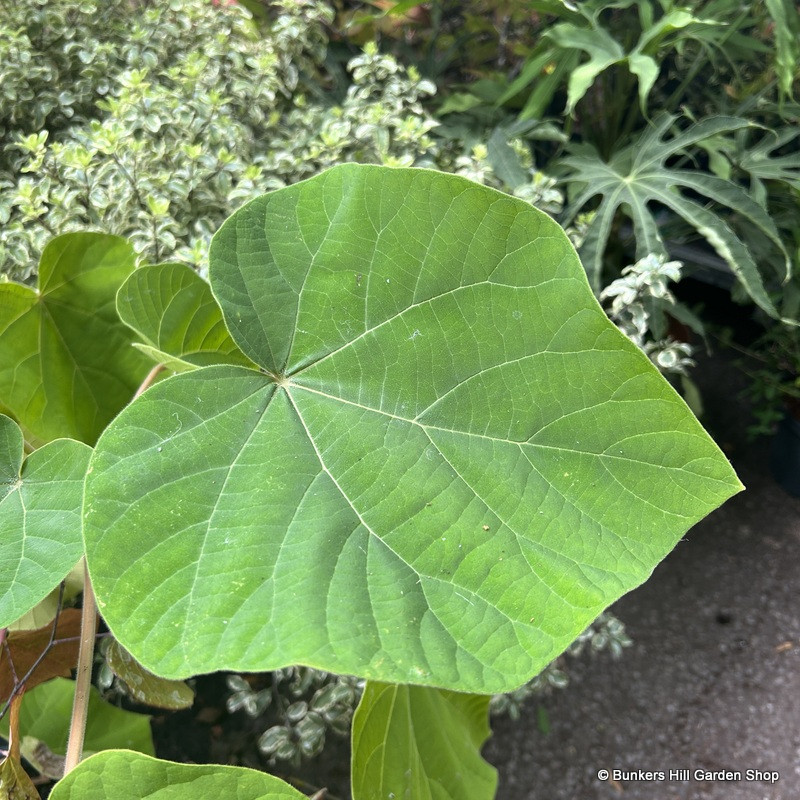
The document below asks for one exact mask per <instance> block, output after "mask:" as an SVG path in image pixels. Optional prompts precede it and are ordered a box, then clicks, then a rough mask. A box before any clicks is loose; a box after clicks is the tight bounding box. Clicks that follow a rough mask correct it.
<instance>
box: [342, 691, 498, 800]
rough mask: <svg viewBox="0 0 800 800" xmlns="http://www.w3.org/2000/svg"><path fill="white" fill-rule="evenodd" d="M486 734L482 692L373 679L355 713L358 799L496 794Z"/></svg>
mask: <svg viewBox="0 0 800 800" xmlns="http://www.w3.org/2000/svg"><path fill="white" fill-rule="evenodd" d="M488 738H489V697H487V696H485V695H472V694H459V693H456V692H448V691H444V690H442V689H432V688H430V687H424V686H398V685H396V684H391V685H390V684H384V683H372V682H370V683H368V684H367V686H366V688H365V689H364V694H363V696H362V698H361V702H360V703H359V705H358V708H357V709H356V713H355V716H354V717H353V746H352V769H351V781H352V788H353V800H384V798H387V797H397V798H401V797H413V798H415V800H492V798H493V797H494V796H495V791H496V789H497V771H496V770H495V769H494V768H493V767H491V766H490V765H489V764H487V763H486V762H485V761H484V760H483V759H482V758H481V756H480V748H481V745H482V744H483V743H484V742H485V741H486V739H488Z"/></svg>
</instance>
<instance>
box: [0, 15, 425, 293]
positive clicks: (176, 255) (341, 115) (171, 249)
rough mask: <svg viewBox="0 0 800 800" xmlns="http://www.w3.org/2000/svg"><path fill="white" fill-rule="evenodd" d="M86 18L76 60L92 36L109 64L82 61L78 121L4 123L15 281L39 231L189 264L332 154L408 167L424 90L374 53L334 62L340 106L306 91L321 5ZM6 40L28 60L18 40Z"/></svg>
mask: <svg viewBox="0 0 800 800" xmlns="http://www.w3.org/2000/svg"><path fill="white" fill-rule="evenodd" d="M26 5H28V4H27V3H22V4H19V10H17V11H15V14H20V15H24V13H25V12H24V9H25V7H26ZM51 5H52V6H53V8H52V9H50V10H49V11H42V12H41V13H42V14H50V15H52V16H54V17H57V16H58V14H61V15H66V16H70V15H69V13H68V10H69V9H71V7H72V6H73V5H74V2H70V1H69V0H58V2H56V3H53V4H51ZM84 5H86V4H84ZM90 5H91V4H90ZM95 18H96V19H97V20H98V22H100V23H101V24H100V25H98V26H97V28H92V29H87V30H83V29H81V32H80V37H81V43H80V51H79V52H80V53H86V55H83V56H79V58H78V60H80V59H81V58H83V59H93V58H94V57H95V54H96V53H98V52H99V51H103V52H104V51H105V48H106V45H107V44H108V47H110V48H111V50H113V52H114V58H113V60H112V63H110V64H109V63H108V62H107V60H106V61H103V62H102V63H103V65H104V66H103V67H102V70H101V68H100V66H99V65H98V75H99V77H98V81H99V83H98V84H97V85H95V84H91V85H83V84H80V87H81V91H82V96H81V101H80V103H79V105H80V106H81V107H82V108H85V109H87V110H86V111H85V114H83V113H82V114H80V115H78V114H76V115H75V116H74V118H70V122H69V124H68V125H60V126H56V124H55V122H54V123H53V128H46V129H44V130H40V129H39V127H38V126H37V127H35V128H34V131H33V132H31V131H30V129H27V130H25V129H22V130H19V129H18V128H16V129H9V130H8V131H6V135H5V140H6V143H7V147H8V150H7V158H8V169H7V170H6V171H5V173H4V172H3V171H2V160H0V222H1V223H3V227H2V230H0V271H5V272H7V273H9V274H10V275H11V276H12V277H14V278H15V279H20V280H27V279H28V278H29V277H30V276H31V275H32V274H33V272H34V269H35V262H34V258H35V255H36V254H37V253H39V252H40V251H41V249H42V248H43V246H44V243H45V241H47V240H48V239H49V238H50V237H51V236H52V235H53V232H54V231H58V232H66V231H71V230H81V229H85V228H87V227H88V228H93V229H99V230H103V231H106V232H109V233H114V234H119V235H123V236H126V237H129V238H130V239H131V241H132V242H133V245H134V247H135V249H136V251H137V253H139V254H141V255H143V256H144V257H146V258H147V259H149V260H152V261H162V260H166V259H178V260H182V261H185V262H188V263H191V264H194V265H196V266H197V265H203V264H204V262H205V258H206V250H207V246H208V242H209V240H210V238H211V234H212V232H213V231H214V230H216V229H217V228H218V227H219V225H220V224H221V223H222V221H223V220H224V219H225V218H226V217H227V216H228V215H229V214H230V213H231V211H233V210H234V209H235V208H236V207H237V206H238V205H239V204H240V203H241V202H242V201H243V200H246V199H250V198H252V197H255V196H256V195H258V194H260V193H261V192H263V191H265V190H266V189H270V188H275V187H278V186H281V185H283V184H285V183H291V182H294V181H297V180H299V179H300V178H304V177H308V176H310V175H312V174H314V173H315V172H317V171H318V170H320V169H322V168H324V167H327V166H331V165H333V164H336V163H339V162H340V161H344V160H358V161H375V162H378V163H388V164H405V165H411V164H413V163H416V161H417V160H418V159H419V158H420V157H422V156H423V155H424V154H425V153H426V151H427V150H429V149H430V148H431V147H432V141H431V140H430V138H429V137H428V135H427V132H428V131H429V130H430V128H431V127H432V126H433V124H434V123H433V122H432V120H430V119H429V118H428V117H427V116H426V115H425V113H424V112H423V110H422V107H421V105H420V100H421V98H422V97H424V96H426V95H427V94H430V93H431V92H432V91H433V88H434V87H433V85H432V84H430V83H429V82H427V81H424V80H422V79H421V78H420V77H419V75H418V74H416V73H415V72H414V70H409V71H406V70H405V69H404V68H402V67H401V66H400V65H399V64H398V63H397V62H396V61H395V60H394V59H392V58H390V57H385V56H382V55H380V54H379V53H378V52H377V51H376V50H375V48H374V47H368V48H367V49H366V51H365V52H364V53H363V54H362V55H360V56H357V57H355V58H354V59H352V61H351V63H350V64H349V70H350V71H351V73H352V76H353V83H352V85H351V86H350V87H349V89H348V91H347V93H346V96H345V97H344V98H342V100H341V104H339V105H337V104H335V103H334V102H332V100H331V99H328V98H326V97H325V96H323V95H321V94H320V93H319V86H320V85H323V86H324V85H326V84H331V83H332V80H333V79H332V78H331V77H328V76H326V75H325V73H324V67H323V59H324V55H325V47H324V45H325V38H324V34H323V27H322V26H323V23H324V22H325V21H327V20H329V19H330V18H331V12H330V10H329V8H328V7H327V6H326V5H325V4H324V3H322V2H313V3H306V2H301V1H300V0H285V2H283V3H281V4H279V13H278V14H277V16H276V18H275V20H274V21H273V23H272V24H271V26H270V27H269V28H268V29H267V30H266V31H265V32H263V33H260V32H258V31H257V30H256V29H255V28H254V27H253V25H252V23H251V22H250V21H249V20H248V18H247V15H246V12H244V11H243V10H242V9H241V8H239V7H238V6H236V5H233V6H227V7H225V8H224V10H223V9H217V8H214V7H213V6H212V5H211V3H209V2H206V1H205V0H183V1H182V2H176V1H175V0H173V2H170V3H166V4H158V5H155V6H151V7H148V8H147V9H145V10H142V11H140V12H137V13H130V12H129V10H128V6H127V3H125V2H122V0H115V2H112V3H109V4H108V8H106V9H105V10H104V12H103V13H102V14H95ZM81 19H82V20H83V21H84V23H85V24H86V25H89V19H88V17H87V18H84V17H81ZM0 24H2V25H8V26H9V27H10V29H11V30H13V26H12V20H4V21H3V23H0ZM20 24H22V22H20ZM54 24H55V23H54ZM75 36H78V34H75ZM0 38H1V37H0ZM49 41H50V40H49V39H48V42H49ZM109 43H110V44H109ZM14 46H15V47H18V48H24V47H27V48H28V51H29V52H27V54H26V59H27V60H28V61H29V62H32V61H35V60H36V59H37V58H38V57H39V54H38V51H36V49H35V47H34V45H33V44H31V43H29V42H28V40H27V39H25V38H24V37H22V38H21V39H20V41H16V42H14ZM42 46H43V47H44V46H47V43H43V44H42ZM54 46H55V45H54ZM76 46H77V45H76ZM97 57H98V58H99V56H97ZM10 68H11V67H10V66H9V69H10ZM2 69H3V67H2V66H0V84H2ZM59 74H60V73H59ZM69 74H71V73H69ZM92 74H93V73H92ZM53 77H55V76H53ZM20 80H21V78H20ZM65 80H66V78H65ZM30 91H31V93H32V94H33V95H35V94H36V92H37V91H38V89H36V88H34V87H32V88H31V89H30ZM53 114H56V111H53ZM62 116H63V115H62ZM29 119H30V117H26V116H21V117H20V120H19V121H18V123H19V124H20V125H21V124H23V122H24V121H26V120H29ZM49 119H50V117H49V116H48V117H47V118H46V120H45V122H47V121H48V120H49ZM59 119H60V117H59ZM48 124H49V123H48ZM12 134H15V136H16V143H13V142H14V139H15V136H14V135H12Z"/></svg>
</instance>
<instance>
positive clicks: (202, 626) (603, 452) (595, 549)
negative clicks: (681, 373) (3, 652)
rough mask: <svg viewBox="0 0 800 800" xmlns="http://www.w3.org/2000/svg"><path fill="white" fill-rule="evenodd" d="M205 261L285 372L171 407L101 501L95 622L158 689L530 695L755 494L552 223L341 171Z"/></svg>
mask: <svg viewBox="0 0 800 800" xmlns="http://www.w3.org/2000/svg"><path fill="white" fill-rule="evenodd" d="M210 258H211V268H210V280H211V286H212V289H213V291H214V294H215V296H216V297H217V300H218V301H219V304H220V307H221V308H222V312H223V314H224V316H225V321H226V324H227V326H228V329H229V330H230V332H231V335H232V336H233V338H234V339H235V340H236V342H237V343H238V345H239V347H240V348H241V349H242V351H243V352H245V353H246V354H247V356H248V357H249V358H251V359H252V360H253V361H255V362H256V363H257V364H259V366H260V367H261V369H262V372H261V373H258V372H255V371H253V370H247V369H243V368H238V367H233V366H215V367H204V368H202V369H199V370H195V371H193V372H188V373H185V374H182V375H177V376H174V377H171V378H168V379H166V380H164V381H162V382H161V383H159V384H156V385H155V386H153V387H152V388H150V389H149V390H148V391H146V392H145V393H144V394H143V395H142V396H141V397H139V398H138V399H137V400H135V401H134V402H133V403H132V404H131V405H130V406H128V408H126V409H125V410H124V411H123V412H122V413H121V414H120V415H119V416H118V417H117V418H116V419H115V420H114V422H113V423H112V424H111V425H110V426H109V428H108V429H107V430H106V432H105V433H104V434H103V436H102V437H101V439H100V441H99V443H98V446H97V449H96V451H95V454H94V456H93V459H92V462H91V464H90V468H89V474H88V475H87V481H86V493H85V502H84V538H85V544H86V550H87V560H88V564H89V570H90V573H91V576H92V581H93V585H94V588H95V592H96V594H97V598H98V603H99V605H100V608H101V610H102V612H103V616H104V618H105V620H106V622H107V623H108V625H109V627H110V628H111V630H112V631H113V632H114V635H115V636H116V637H117V639H119V641H120V642H121V644H122V645H123V646H124V647H125V648H126V649H127V650H129V651H130V652H131V653H132V654H133V655H134V657H135V658H136V659H137V660H138V661H140V662H141V663H142V664H143V665H144V666H145V667H146V668H147V669H149V670H150V671H152V672H154V673H156V674H160V675H163V676H165V677H170V678H182V677H186V676H188V675H190V674H193V673H199V672H206V671H213V670H217V669H222V668H230V669H237V670H241V671H263V670H268V669H273V668H277V667H279V666H286V665H290V664H297V663H302V664H307V665H311V666H315V667H319V668H322V669H325V670H328V671H331V672H338V673H349V674H355V675H360V676H364V677H367V678H370V679H376V680H382V681H385V682H390V681H392V682H398V683H420V684H427V685H434V686H440V687H443V688H452V689H460V690H464V691H472V692H477V693H490V692H495V691H503V690H507V689H511V688H513V687H516V686H519V685H520V684H521V683H523V682H524V681H525V680H527V679H528V678H530V677H531V675H533V674H534V673H536V672H537V671H538V670H540V669H542V668H543V667H544V666H545V665H546V664H547V663H548V662H549V661H551V660H552V659H553V658H554V657H555V656H556V655H557V654H558V653H559V652H561V651H562V650H563V649H564V648H565V647H566V646H567V645H568V644H569V643H570V642H571V641H572V639H574V637H575V636H577V635H578V634H579V633H580V632H581V631H582V630H583V629H584V628H585V627H586V626H587V625H588V624H589V622H591V621H592V620H593V619H594V618H595V617H596V616H597V614H598V613H599V612H600V611H601V610H602V609H603V608H605V607H606V606H607V605H608V604H609V603H610V602H612V601H613V600H615V599H616V598H617V597H619V596H620V595H621V594H623V593H624V592H626V591H628V590H629V589H631V588H633V587H634V586H636V585H638V584H639V583H641V582H642V581H643V580H645V578H646V577H647V576H648V575H649V574H650V572H651V571H652V569H653V567H654V565H655V564H656V563H657V562H658V561H659V560H660V559H661V558H662V557H663V556H664V555H665V554H666V553H667V552H668V551H669V550H670V549H671V548H672V547H673V546H674V544H675V543H676V542H677V541H678V539H680V537H681V536H682V535H683V534H684V532H685V531H686V530H687V529H688V528H689V527H690V526H691V525H692V524H693V523H694V522H695V521H696V520H697V519H699V518H700V517H702V516H703V515H704V514H706V513H708V512H709V511H710V510H711V509H712V508H714V507H715V506H716V505H718V504H719V503H721V502H722V501H724V500H725V499H726V498H727V497H729V496H730V495H731V494H733V493H735V492H736V491H738V490H739V489H740V488H741V487H740V484H739V482H738V481H737V479H736V477H735V475H734V473H733V471H732V470H731V468H730V465H729V464H728V463H727V461H726V460H725V458H724V457H723V456H722V454H721V453H720V452H719V450H718V449H717V447H716V445H715V444H714V443H713V442H712V441H711V440H710V439H709V437H708V436H707V435H706V433H705V432H704V431H703V430H702V428H701V427H700V426H699V424H698V423H697V421H696V420H695V419H694V418H693V417H692V415H691V413H690V412H689V410H688V409H687V407H686V406H685V404H684V403H683V402H682V401H681V400H680V398H679V397H678V396H677V395H676V394H675V392H674V391H673V390H672V389H671V388H670V387H669V386H668V385H667V384H666V382H665V381H664V380H663V379H662V378H661V376H660V375H659V374H658V373H657V371H656V370H655V368H654V367H653V366H652V365H651V364H650V362H649V360H648V359H647V358H646V357H645V356H644V354H643V353H641V351H639V350H638V349H637V348H636V347H635V345H633V344H632V343H631V342H630V341H629V340H628V339H627V338H626V337H625V336H623V335H622V334H621V333H620V332H619V331H618V330H617V329H616V328H615V327H614V326H613V325H612V324H611V323H610V322H609V321H608V319H607V318H606V317H605V315H604V314H603V313H602V310H601V309H600V307H599V305H598V304H597V301H596V300H595V298H594V296H593V295H592V293H591V291H590V289H589V286H588V285H587V283H586V279H585V275H584V273H583V270H582V269H581V266H580V262H579V261H578V258H577V256H576V254H575V251H574V250H573V249H572V246H571V245H570V243H569V240H568V239H567V237H566V235H565V234H564V232H563V231H562V230H561V229H560V228H559V227H558V226H557V225H556V224H555V223H554V222H553V221H552V220H551V219H550V218H549V217H547V216H546V215H545V214H543V213H541V212H539V211H537V210H536V209H534V208H532V207H531V206H530V205H529V204H526V203H524V202H522V201H519V200H515V199H514V198H510V197H508V196H507V195H503V194H501V193H498V192H495V191H493V190H491V189H488V188H486V187H483V186H479V185H476V184H473V183H471V182H469V181H467V180H465V179H463V178H459V177H455V176H450V175H443V174H439V173H435V172H430V171H426V170H406V169H389V168H381V167H371V166H361V165H344V166H341V167H337V168H334V169H332V170H329V171H328V172H326V173H324V174H322V175H320V176H318V177H316V178H313V179H311V180H309V181H306V182H303V183H299V184H296V185H295V186H292V187H289V188H286V189H281V190H279V191H277V192H274V193H271V194H268V195H265V196H263V197H261V198H259V199H256V200H254V201H252V202H251V203H249V204H248V205H246V206H244V207H243V208H242V209H240V210H239V211H238V212H236V214H234V215H233V217H231V219H229V220H228V221H227V222H226V223H225V224H224V225H223V226H222V228H221V229H220V230H219V231H218V233H217V234H216V236H215V237H214V240H213V242H212V246H211V254H210Z"/></svg>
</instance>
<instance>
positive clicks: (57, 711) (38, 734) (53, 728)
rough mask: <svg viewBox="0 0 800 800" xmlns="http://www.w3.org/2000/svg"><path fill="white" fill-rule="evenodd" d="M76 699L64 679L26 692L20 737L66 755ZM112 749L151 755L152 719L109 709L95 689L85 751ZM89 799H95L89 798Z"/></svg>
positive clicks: (1, 729) (2, 727) (2, 729)
mask: <svg viewBox="0 0 800 800" xmlns="http://www.w3.org/2000/svg"><path fill="white" fill-rule="evenodd" d="M74 696H75V682H74V681H70V680H67V679H65V678H55V679H53V680H52V681H48V682H47V683H43V684H41V685H40V686H37V687H36V688H35V689H33V691H30V692H25V695H24V697H23V698H22V709H21V711H20V719H19V727H20V734H21V735H22V736H31V737H33V738H34V739H38V740H39V741H41V742H44V743H45V744H46V745H47V746H48V747H49V748H50V750H52V751H53V752H54V753H58V754H60V755H63V754H64V753H65V752H66V750H67V738H68V736H69V721H70V717H71V716H72V700H73V697H74ZM7 734H8V720H7V719H3V721H2V722H0V735H3V736H7ZM111 747H125V748H129V749H131V750H138V751H139V752H142V753H147V754H149V755H152V754H153V752H154V749H153V736H152V734H151V732H150V717H148V716H147V715H146V714H135V713H134V712H133V711H124V710H123V709H121V708H117V707H116V706H112V705H109V704H108V703H106V702H105V701H104V700H102V699H101V697H100V693H99V692H98V691H97V689H95V688H94V686H92V688H91V692H90V694H89V719H88V723H87V725H86V739H85V743H84V751H88V752H95V751H98V750H106V749H108V748H111ZM51 797H52V795H51ZM86 797H94V795H91V794H87V795H86Z"/></svg>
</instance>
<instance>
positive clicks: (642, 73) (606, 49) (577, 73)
mask: <svg viewBox="0 0 800 800" xmlns="http://www.w3.org/2000/svg"><path fill="white" fill-rule="evenodd" d="M661 5H662V8H661V9H659V11H661V14H660V16H657V17H656V16H655V12H656V9H657V8H658V6H657V5H656V4H655V3H651V2H649V0H640V2H638V3H637V2H635V0H630V2H619V0H616V1H615V2H609V0H590V1H589V2H583V3H580V4H579V5H576V4H572V3H567V2H562V3H553V2H544V3H536V2H534V3H531V6H532V8H534V9H535V10H539V11H544V12H545V13H549V14H556V15H557V16H558V17H560V18H561V19H562V20H563V21H561V22H558V23H557V24H555V25H551V26H548V27H546V29H545V30H544V32H543V34H542V36H541V40H540V44H539V45H538V46H537V47H536V48H535V49H534V50H533V51H532V53H531V54H530V56H529V57H528V61H527V63H526V64H525V66H524V67H523V69H522V72H521V75H520V76H519V77H518V78H517V79H516V80H515V81H514V83H512V84H511V86H510V87H509V89H508V90H507V91H506V92H505V94H504V95H503V96H502V97H501V98H500V100H499V102H501V103H502V102H506V101H507V100H509V99H511V98H512V97H514V96H515V95H517V94H518V93H519V92H520V91H522V90H524V89H526V88H528V87H529V86H530V84H531V83H533V82H534V81H535V80H536V78H537V77H538V75H539V74H540V73H541V72H542V70H543V68H544V67H545V66H546V65H549V64H551V63H560V62H566V63H567V64H568V65H569V66H568V67H567V70H566V74H567V75H568V81H567V107H566V113H568V114H571V113H572V112H573V111H574V110H575V107H576V105H577V104H578V102H579V101H580V100H581V99H582V98H583V97H584V96H585V95H586V93H587V91H588V90H589V89H590V88H591V87H592V86H593V85H594V83H595V81H596V80H597V78H598V76H599V75H600V74H601V73H603V72H605V71H606V70H608V69H609V68H611V67H624V68H626V69H627V71H628V72H629V73H630V74H631V75H632V76H635V80H636V81H637V82H638V95H639V104H640V107H641V110H642V112H643V113H644V112H645V110H646V108H647V100H648V97H649V95H650V92H651V90H652V88H653V85H654V84H655V82H656V79H657V78H658V76H659V73H660V71H661V64H663V62H664V60H665V51H669V50H674V49H675V48H676V47H677V46H679V45H680V44H684V43H685V40H686V38H687V37H690V36H691V35H692V33H693V30H695V29H696V28H697V27H698V26H703V25H719V23H715V22H714V21H712V20H706V19H703V18H700V17H696V16H694V15H693V14H692V13H690V12H689V11H688V10H687V9H686V8H681V7H677V8H671V7H670V5H671V4H667V5H666V8H663V6H664V4H661ZM631 6H636V7H637V11H638V15H637V14H635V13H633V12H632V11H630V12H628V13H624V14H623V13H621V12H620V11H612V13H611V14H610V16H608V17H607V19H608V20H610V25H609V27H606V24H604V20H601V14H603V12H606V11H609V10H611V9H630V8H631ZM632 26H635V27H633V30H636V29H637V28H638V40H637V41H636V42H635V44H633V45H632V46H630V47H626V46H625V45H624V44H621V40H628V41H630V40H631V32H632ZM583 54H586V55H588V56H589V59H588V61H583V60H582V56H583ZM564 74H565V71H564V70H556V69H554V70H553V71H552V72H551V75H555V76H556V79H553V78H550V79H549V80H548V79H545V81H546V85H547V86H548V89H547V91H544V92H543V91H541V90H539V91H538V92H532V93H531V95H530V96H529V97H528V99H527V101H526V102H525V105H524V106H523V109H522V112H521V117H522V118H523V119H525V118H529V117H538V116H541V115H542V112H543V111H544V110H545V109H546V107H547V105H548V104H549V102H550V101H551V99H552V97H553V95H554V94H555V91H556V90H557V89H558V85H559V83H560V82H561V81H563V80H564ZM620 88H621V87H620ZM626 101H627V98H626Z"/></svg>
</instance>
